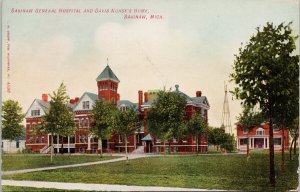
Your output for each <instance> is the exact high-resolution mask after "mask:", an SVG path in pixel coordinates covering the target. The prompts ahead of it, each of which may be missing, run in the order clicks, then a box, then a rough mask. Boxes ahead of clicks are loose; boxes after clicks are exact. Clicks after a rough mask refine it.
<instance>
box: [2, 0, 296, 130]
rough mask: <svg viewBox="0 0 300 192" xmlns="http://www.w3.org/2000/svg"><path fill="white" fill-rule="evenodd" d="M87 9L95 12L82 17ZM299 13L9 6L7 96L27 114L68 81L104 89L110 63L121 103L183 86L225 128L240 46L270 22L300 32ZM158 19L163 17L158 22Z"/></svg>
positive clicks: (274, 5) (193, 6)
mask: <svg viewBox="0 0 300 192" xmlns="http://www.w3.org/2000/svg"><path fill="white" fill-rule="evenodd" d="M12 8H14V9H33V13H12V12H11V10H12ZM36 8H38V9H55V10H59V9H81V13H70V14H61V13H35V9H36ZM85 8H86V9H92V10H93V11H94V12H93V13H83V10H84V9H85ZM136 8H138V9H147V10H148V11H149V12H148V13H146V15H147V18H148V19H147V20H142V19H127V20H126V19H124V14H123V13H95V11H96V9H98V10H99V9H110V10H111V9H132V10H134V9H136ZM298 9H299V1H298V0H190V1H184V0H172V1H171V0H169V1H159V0H148V1H146V0H135V1H132V0H130V1H129V0H128V1H121V0H114V1H104V0H103V1H100V0H98V1H96V0H94V1H92V0H77V1H76V0H72V1H70V0H66V1H64V0H51V1H50V0H43V1H40V0H35V1H33V0H26V1H24V0H18V1H16V0H9V1H8V0H7V1H4V10H3V15H4V16H3V30H2V33H3V39H4V40H3V50H4V51H3V73H2V74H3V99H4V100H5V99H7V98H12V99H15V100H18V101H19V102H20V103H21V106H22V108H23V111H24V112H26V111H27V109H28V108H29V106H30V104H31V103H32V101H33V100H34V99H35V98H41V95H42V93H51V92H52V91H53V90H56V89H57V88H58V86H59V84H60V83H61V82H62V81H64V82H65V84H66V86H67V92H68V94H69V96H70V97H71V98H74V97H80V96H81V95H82V94H83V93H84V92H85V91H89V92H93V93H97V85H96V80H95V79H96V77H97V76H98V75H99V74H100V72H101V71H102V70H103V69H104V68H105V66H106V64H107V62H106V58H107V57H108V58H109V65H110V66H111V68H112V70H113V71H114V73H115V74H116V75H117V77H118V78H119V79H120V81H121V82H120V84H119V89H118V92H119V93H120V95H121V99H126V100H130V101H132V102H138V90H143V91H147V90H153V89H162V88H164V87H166V88H167V89H168V88H170V87H172V88H173V89H174V85H175V84H179V89H180V90H181V91H182V92H184V93H186V94H188V95H189V96H192V97H194V96H195V94H196V91H198V90H200V91H202V95H204V96H206V97H207V98H208V101H209V103H210V106H211V108H210V110H209V112H208V117H209V124H210V125H211V126H220V124H221V117H222V108H223V101H224V82H228V80H229V73H230V72H232V69H231V66H232V64H233V62H234V54H237V53H238V49H239V47H240V46H241V42H244V43H245V42H247V41H248V40H249V38H250V36H251V35H253V34H255V32H256V30H255V28H256V27H258V26H263V25H265V24H266V22H273V23H274V24H276V25H278V24H279V23H281V22H286V23H288V22H290V21H293V22H294V23H293V25H292V27H293V29H294V32H295V34H299V30H298V29H299V12H298ZM131 14H132V15H140V14H139V13H137V14H136V13H131ZM152 14H153V15H161V16H162V19H156V20H151V19H150V15H152ZM8 25H9V26H10V28H9V29H7V26H8ZM7 31H9V34H10V40H9V44H10V56H9V58H10V67H11V69H10V70H11V71H10V72H9V73H10V75H11V76H10V78H9V79H7V74H8V72H7V51H6V48H7V44H6V43H7V42H6V40H7ZM297 45H298V44H297ZM7 81H10V82H11V93H8V92H7V86H6V83H7ZM228 86H229V89H231V88H232V87H233V85H232V84H230V85H228ZM231 98H232V96H231V95H229V107H230V112H231V122H232V124H234V122H236V116H238V114H239V113H240V112H241V108H240V105H239V103H240V101H236V100H232V99H231Z"/></svg>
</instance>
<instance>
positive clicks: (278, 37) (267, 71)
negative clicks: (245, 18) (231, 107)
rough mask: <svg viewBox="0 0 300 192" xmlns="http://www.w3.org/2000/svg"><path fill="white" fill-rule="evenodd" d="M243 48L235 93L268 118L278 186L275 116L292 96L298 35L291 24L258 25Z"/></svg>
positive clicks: (236, 65) (237, 64) (238, 59)
mask: <svg viewBox="0 0 300 192" xmlns="http://www.w3.org/2000/svg"><path fill="white" fill-rule="evenodd" d="M256 30H257V33H256V35H253V36H252V37H251V38H250V42H248V43H247V44H246V45H245V46H244V47H241V48H240V49H239V53H238V54H237V55H235V61H234V64H233V71H234V72H233V73H231V74H230V76H231V80H232V81H234V82H235V84H236V85H237V86H236V87H235V89H234V91H233V94H234V95H235V97H236V98H237V99H240V100H242V103H243V104H244V105H250V106H255V105H259V107H260V109H261V110H262V111H264V112H265V114H264V115H265V116H266V117H268V120H269V125H270V129H269V137H270V139H269V146H270V183H271V185H272V186H273V187H275V167H274V138H273V117H274V114H275V112H276V107H278V106H279V105H280V103H281V102H282V98H289V94H290V92H291V91H292V89H293V88H294V85H292V84H293V83H292V84H291V85H289V84H288V83H287V82H292V81H293V79H290V78H291V77H292V78H293V77H294V75H291V74H293V73H295V71H297V70H298V61H299V58H298V56H296V55H292V53H293V52H294V50H295V48H296V46H295V40H296V38H297V37H295V36H293V35H292V29H291V23H289V24H287V25H285V24H284V23H281V24H280V25H278V26H275V25H273V23H267V24H266V26H264V27H262V28H260V27H258V28H257V29H256Z"/></svg>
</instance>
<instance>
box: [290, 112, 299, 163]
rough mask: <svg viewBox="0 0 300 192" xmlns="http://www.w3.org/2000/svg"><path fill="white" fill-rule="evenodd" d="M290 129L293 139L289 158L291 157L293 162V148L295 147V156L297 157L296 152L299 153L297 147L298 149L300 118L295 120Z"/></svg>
mask: <svg viewBox="0 0 300 192" xmlns="http://www.w3.org/2000/svg"><path fill="white" fill-rule="evenodd" d="M288 129H289V132H290V135H291V137H292V138H293V139H292V142H291V144H290V147H289V156H290V160H292V150H293V146H294V155H296V151H297V150H296V147H297V140H298V137H299V117H297V118H295V119H294V120H293V123H292V124H291V125H290V126H289V127H288Z"/></svg>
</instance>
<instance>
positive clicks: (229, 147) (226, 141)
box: [221, 133, 235, 152]
mask: <svg viewBox="0 0 300 192" xmlns="http://www.w3.org/2000/svg"><path fill="white" fill-rule="evenodd" d="M234 146H235V140H234V136H233V135H230V134H229V133H224V134H223V143H222V144H221V148H222V149H225V150H226V151H229V152H232V151H233V150H234Z"/></svg>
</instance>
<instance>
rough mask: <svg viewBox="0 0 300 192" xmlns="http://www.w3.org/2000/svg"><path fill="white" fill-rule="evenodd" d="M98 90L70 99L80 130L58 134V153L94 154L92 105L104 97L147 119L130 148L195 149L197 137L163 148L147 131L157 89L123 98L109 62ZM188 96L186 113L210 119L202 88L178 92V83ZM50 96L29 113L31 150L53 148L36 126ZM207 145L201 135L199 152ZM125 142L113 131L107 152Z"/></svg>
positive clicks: (28, 143)
mask: <svg viewBox="0 0 300 192" xmlns="http://www.w3.org/2000/svg"><path fill="white" fill-rule="evenodd" d="M96 82H97V87H98V93H97V94H95V93H90V92H85V93H83V95H82V96H81V97H80V98H78V97H77V98H75V99H71V100H70V103H69V104H68V106H69V107H70V108H71V109H72V110H73V112H74V115H75V119H74V121H75V124H76V127H77V130H76V132H75V134H74V135H73V136H72V137H67V138H62V137H61V136H59V135H55V137H54V148H55V151H56V152H60V150H62V148H61V147H62V140H63V150H64V151H65V152H68V151H70V152H82V153H84V152H87V153H95V152H97V150H98V141H97V139H96V138H93V136H91V135H89V134H88V130H89V128H90V121H91V118H92V117H91V110H92V106H93V105H94V104H95V102H96V101H97V100H98V99H105V100H106V101H109V102H113V103H114V104H115V106H116V107H117V108H118V109H119V110H127V109H128V108H129V107H134V108H135V109H136V110H137V111H140V113H141V114H140V116H141V118H143V119H144V124H143V125H142V126H141V128H140V130H139V131H137V132H136V133H135V134H132V135H130V136H129V138H128V142H129V143H128V151H129V152H132V151H134V150H137V149H138V148H139V151H143V150H144V152H146V153H159V152H163V151H169V150H170V151H171V152H195V151H196V143H195V141H196V139H195V138H193V137H188V138H186V139H184V140H176V138H174V139H172V141H170V147H171V148H170V149H169V143H168V145H166V148H165V147H164V144H163V143H162V142H161V141H160V140H159V139H158V138H156V137H155V136H154V135H151V134H148V132H147V111H148V110H149V108H151V106H152V102H153V100H154V99H155V98H156V97H157V91H148V92H145V93H144V94H143V92H142V91H138V103H133V102H131V101H128V100H120V94H119V93H118V86H119V82H120V81H119V79H118V78H117V76H116V75H115V74H114V72H113V71H112V70H111V68H110V67H109V66H108V65H107V66H106V67H105V69H104V70H103V71H102V72H101V73H100V75H99V76H98V77H97V78H96ZM175 91H177V92H179V93H180V94H181V95H182V96H184V97H185V98H186V101H187V105H186V116H187V118H190V117H191V116H192V115H193V113H194V112H195V111H199V112H200V113H201V114H202V116H203V117H204V118H205V119H206V120H207V116H208V113H207V111H208V110H209V103H208V101H207V98H206V97H205V96H202V93H201V91H197V92H196V94H195V97H189V96H188V95H186V94H184V93H183V92H181V91H179V86H178V85H176V90H175ZM49 106H50V105H49V101H48V95H47V94H43V95H42V99H41V100H40V99H35V100H34V101H33V103H32V104H31V106H30V107H29V109H28V111H27V113H26V116H25V118H26V147H27V148H28V149H29V150H31V151H32V152H40V153H48V152H49V151H50V147H49V146H50V143H51V142H50V135H47V134H45V135H35V134H34V129H35V127H36V124H37V123H38V122H40V121H41V116H43V115H44V114H45V113H46V112H47V111H48V110H49ZM207 147H208V143H207V137H204V136H201V135H199V151H200V152H206V151H207ZM124 148H125V144H124V138H123V136H122V135H119V134H114V135H113V136H112V137H111V138H110V139H108V140H103V151H104V152H108V151H110V152H124V151H125V150H124Z"/></svg>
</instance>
